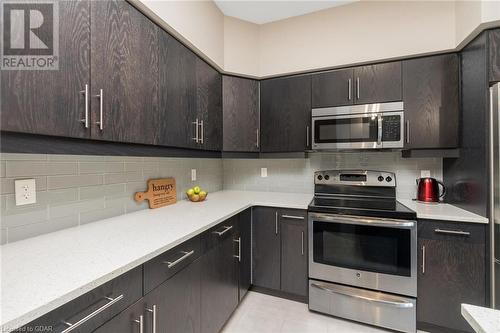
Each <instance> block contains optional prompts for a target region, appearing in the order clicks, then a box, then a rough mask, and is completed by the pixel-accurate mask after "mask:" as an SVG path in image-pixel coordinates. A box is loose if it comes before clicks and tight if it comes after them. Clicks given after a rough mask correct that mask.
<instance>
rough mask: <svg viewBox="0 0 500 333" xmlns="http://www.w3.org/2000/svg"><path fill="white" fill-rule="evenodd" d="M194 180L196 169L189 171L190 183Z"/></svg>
mask: <svg viewBox="0 0 500 333" xmlns="http://www.w3.org/2000/svg"><path fill="white" fill-rule="evenodd" d="M195 180H196V169H191V181H192V182H194V181H195Z"/></svg>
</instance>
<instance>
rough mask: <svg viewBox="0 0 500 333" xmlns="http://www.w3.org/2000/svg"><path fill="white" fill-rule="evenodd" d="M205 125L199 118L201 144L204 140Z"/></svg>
mask: <svg viewBox="0 0 500 333" xmlns="http://www.w3.org/2000/svg"><path fill="white" fill-rule="evenodd" d="M204 132H205V126H204V125H203V120H200V140H199V141H200V143H201V144H203V141H204V136H205V135H204Z"/></svg>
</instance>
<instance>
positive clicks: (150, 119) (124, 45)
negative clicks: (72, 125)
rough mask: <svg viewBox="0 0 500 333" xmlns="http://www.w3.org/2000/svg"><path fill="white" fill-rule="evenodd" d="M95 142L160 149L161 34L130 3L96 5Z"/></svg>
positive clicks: (93, 49)
mask: <svg viewBox="0 0 500 333" xmlns="http://www.w3.org/2000/svg"><path fill="white" fill-rule="evenodd" d="M90 6H91V15H92V20H91V21H92V41H91V52H92V55H91V59H92V61H91V73H92V88H91V90H92V93H91V94H92V96H91V99H92V104H91V105H92V121H91V126H92V129H91V132H92V138H95V139H103V140H109V141H117V142H132V143H145V144H155V143H157V141H158V140H157V137H158V119H159V118H158V114H159V105H158V86H159V84H158V30H159V28H158V27H157V26H156V25H155V24H154V23H153V22H151V21H150V20H149V19H148V18H147V17H146V16H144V15H143V14H142V13H140V12H139V11H138V10H136V9H135V8H134V7H132V6H131V5H130V4H128V3H127V2H125V1H120V0H114V1H91V5H90Z"/></svg>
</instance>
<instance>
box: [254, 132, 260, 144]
mask: <svg viewBox="0 0 500 333" xmlns="http://www.w3.org/2000/svg"><path fill="white" fill-rule="evenodd" d="M255 132H256V133H257V140H256V141H255V142H256V143H255V146H256V147H257V148H259V144H260V143H259V141H260V136H259V129H258V128H257V130H256V131H255Z"/></svg>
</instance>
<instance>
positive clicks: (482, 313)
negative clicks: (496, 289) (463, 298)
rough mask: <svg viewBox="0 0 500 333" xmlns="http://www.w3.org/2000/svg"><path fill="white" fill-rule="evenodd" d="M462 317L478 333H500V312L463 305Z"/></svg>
mask: <svg viewBox="0 0 500 333" xmlns="http://www.w3.org/2000/svg"><path fill="white" fill-rule="evenodd" d="M462 316H463V317H464V318H465V320H467V322H468V323H469V325H470V326H471V327H472V328H473V329H474V331H476V332H477V333H500V310H495V309H490V308H484V307H482V306H476V305H470V304H462Z"/></svg>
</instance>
